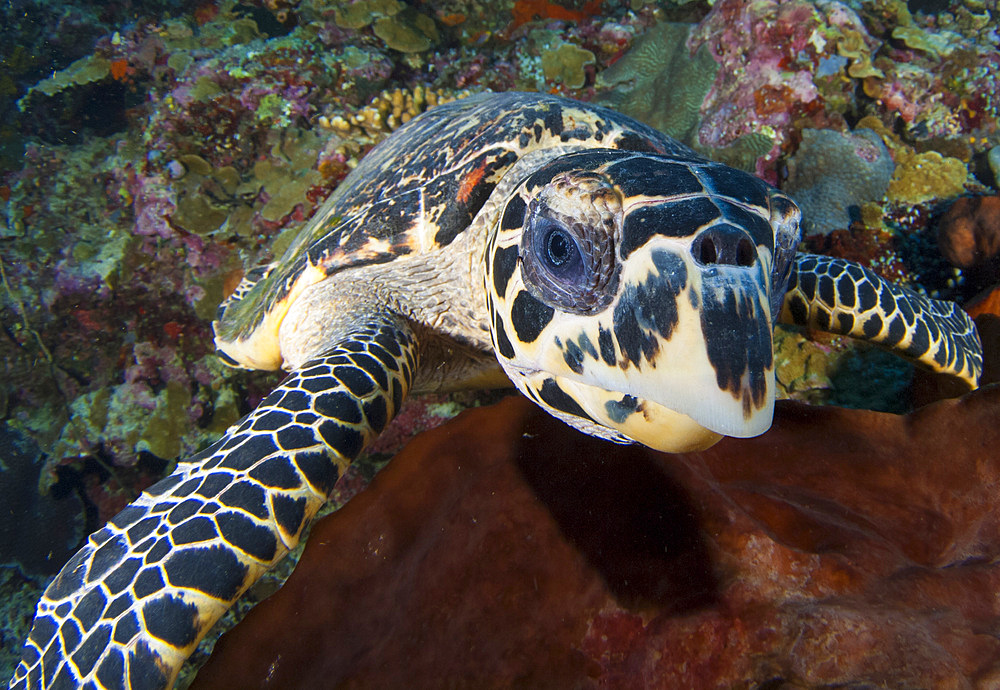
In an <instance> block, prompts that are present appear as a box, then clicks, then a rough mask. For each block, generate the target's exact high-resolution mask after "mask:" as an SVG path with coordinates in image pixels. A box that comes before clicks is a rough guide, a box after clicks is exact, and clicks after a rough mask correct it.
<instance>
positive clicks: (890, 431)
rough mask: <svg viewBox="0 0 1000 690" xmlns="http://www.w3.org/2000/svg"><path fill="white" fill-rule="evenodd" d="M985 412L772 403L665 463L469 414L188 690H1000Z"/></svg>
mask: <svg viewBox="0 0 1000 690" xmlns="http://www.w3.org/2000/svg"><path fill="white" fill-rule="evenodd" d="M998 414H1000V387H996V386H992V387H987V388H985V389H981V390H979V391H977V392H974V393H971V394H969V395H968V396H966V397H965V398H962V399H957V400H946V401H943V402H940V403H935V404H933V405H930V406H928V407H925V408H922V409H921V410H918V411H917V412H914V413H912V414H910V415H908V416H895V415H890V414H884V413H874V412H864V411H857V410H845V409H837V408H830V407H809V406H806V405H802V404H799V403H794V402H788V401H782V402H779V403H778V409H777V413H776V418H775V424H774V427H773V428H772V429H771V430H770V431H769V432H768V433H767V434H765V435H763V436H761V437H758V438H754V439H744V440H737V439H724V440H723V441H721V442H720V443H719V444H718V445H716V446H715V447H713V448H711V449H709V450H708V451H704V452H700V453H692V454H686V455H666V454H660V453H655V452H652V451H649V450H647V449H644V448H642V447H638V446H616V445H612V444H609V443H605V442H602V441H599V440H595V439H593V438H591V437H588V436H585V435H582V434H580V433H577V432H575V431H573V430H571V429H570V428H568V427H566V426H565V425H563V424H562V423H561V422H559V421H557V420H555V419H553V418H551V417H550V416H549V415H547V414H545V413H544V412H542V411H540V410H539V409H538V408H536V407H535V406H533V405H532V404H531V403H529V402H528V401H526V400H524V399H523V398H518V397H514V398H509V399H506V400H504V401H502V402H501V403H499V404H497V405H495V406H492V407H488V408H480V409H475V410H470V411H468V412H465V413H463V414H462V415H460V416H459V417H458V418H456V419H455V420H453V421H451V422H448V423H446V424H444V425H443V426H441V427H439V428H437V429H434V430H432V431H430V432H427V433H425V434H423V435H421V436H419V437H417V438H416V439H415V440H414V441H413V442H411V443H410V444H409V445H408V446H407V447H406V448H405V449H404V450H403V452H402V453H400V454H399V455H398V456H397V457H396V458H395V459H394V460H393V462H392V463H391V464H390V465H389V467H388V468H387V469H386V470H384V471H383V472H382V473H381V474H380V475H378V477H376V479H375V481H374V482H373V483H372V485H371V486H369V488H368V489H367V490H365V491H364V492H362V493H361V494H359V495H358V496H356V497H355V498H354V499H353V500H352V501H350V502H349V503H348V505H347V506H346V507H344V508H343V509H342V510H341V511H339V512H338V513H335V514H334V515H332V516H330V517H328V518H325V519H324V520H322V521H321V522H319V523H318V524H317V525H316V527H315V528H314V530H313V532H312V536H311V537H310V539H309V542H308V546H307V547H306V550H305V552H304V555H303V557H302V560H301V562H300V563H299V566H298V568H297V570H296V571H295V572H294V574H293V575H292V576H291V578H290V579H289V580H288V582H287V584H286V585H285V586H284V588H283V589H281V590H280V591H279V592H278V593H277V594H275V595H274V596H272V597H271V598H270V599H269V600H267V601H265V602H263V603H262V604H260V605H259V606H258V607H257V608H256V609H255V610H253V611H252V612H251V613H250V614H249V615H248V616H247V618H246V619H245V620H244V621H243V622H242V623H241V624H240V625H238V626H237V627H236V628H235V629H234V630H233V631H231V632H230V633H228V634H227V635H225V636H224V637H223V638H222V639H221V640H220V642H219V644H218V645H217V647H216V651H215V653H214V655H213V657H212V658H211V659H210V661H209V663H208V665H207V666H205V668H204V669H202V672H201V674H200V675H199V678H198V680H197V682H196V684H195V687H202V688H204V687H264V686H267V687H281V688H292V687H407V688H421V687H456V688H457V687H475V688H501V687H503V688H506V687H512V686H516V687H575V688H589V687H593V688H596V687H603V688H642V687H689V688H705V687H755V686H760V685H766V686H767V687H778V686H782V687H784V686H785V684H789V685H792V686H794V687H818V686H824V687H830V686H865V687H868V686H873V687H955V688H957V687H970V686H971V685H977V684H978V685H979V686H981V687H986V686H990V687H995V686H996V684H997V683H1000V640H998V639H997V637H996V636H995V635H994V634H993V633H992V631H995V630H996V629H997V626H998V624H1000V603H998V601H997V598H996V596H995V593H996V592H997V591H998V588H1000V560H998V558H997V557H998V556H1000V511H998V510H997V504H998V500H1000V493H998V492H1000V455H998V454H997V453H996V450H995V449H996V448H997V447H998V444H1000V425H998V424H997V423H996V420H997V418H998Z"/></svg>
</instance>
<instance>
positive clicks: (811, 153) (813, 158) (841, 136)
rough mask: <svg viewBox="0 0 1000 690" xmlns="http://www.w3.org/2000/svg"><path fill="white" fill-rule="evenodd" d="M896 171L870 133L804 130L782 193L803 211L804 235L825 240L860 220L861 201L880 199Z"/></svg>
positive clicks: (885, 152) (861, 131) (877, 137)
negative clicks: (787, 194) (818, 236)
mask: <svg viewBox="0 0 1000 690" xmlns="http://www.w3.org/2000/svg"><path fill="white" fill-rule="evenodd" d="M895 167H896V166H895V164H894V163H893V162H892V157H891V156H890V155H889V150H888V149H887V148H886V146H885V144H884V143H882V139H881V138H880V137H879V136H878V134H876V133H875V132H873V131H872V130H870V129H856V130H855V131H854V132H852V133H848V134H845V133H841V132H837V131H834V130H818V129H807V130H803V132H802V143H801V145H800V146H799V150H798V151H797V152H796V154H795V155H794V156H793V157H792V158H791V159H790V160H789V162H788V182H787V183H786V184H785V185H784V186H783V189H784V190H785V191H786V192H788V193H789V194H790V195H791V196H792V197H793V198H794V199H795V200H796V201H797V202H798V203H799V204H800V206H801V207H802V216H803V228H804V229H805V231H806V232H807V233H819V234H824V235H825V234H828V233H830V231H832V230H837V229H846V228H847V227H848V226H850V224H851V221H852V220H857V219H859V218H860V214H861V206H862V205H863V204H864V203H865V202H869V201H878V200H880V199H881V198H882V195H883V194H885V190H886V189H887V188H888V186H889V180H890V179H892V172H893V170H894V169H895Z"/></svg>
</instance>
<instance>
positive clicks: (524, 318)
mask: <svg viewBox="0 0 1000 690" xmlns="http://www.w3.org/2000/svg"><path fill="white" fill-rule="evenodd" d="M554 315H555V309H553V308H552V307H550V306H547V305H545V304H542V303H541V302H539V301H538V300H537V299H535V298H534V297H533V296H532V295H531V294H530V293H529V292H528V291H527V290H521V291H520V292H518V293H517V297H515V298H514V303H513V304H512V305H511V308H510V321H511V325H512V326H514V332H515V333H517V338H518V340H520V341H521V342H523V343H533V342H534V341H535V340H536V339H537V338H538V336H539V335H540V334H541V332H542V331H543V330H544V329H545V327H546V326H547V325H549V321H551V320H552V317H553V316H554Z"/></svg>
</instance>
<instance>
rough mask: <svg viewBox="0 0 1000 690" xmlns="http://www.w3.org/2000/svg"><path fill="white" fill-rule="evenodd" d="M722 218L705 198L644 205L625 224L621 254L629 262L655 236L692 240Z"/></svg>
mask: <svg viewBox="0 0 1000 690" xmlns="http://www.w3.org/2000/svg"><path fill="white" fill-rule="evenodd" d="M718 217H719V208H718V207H717V206H716V205H715V204H713V203H712V202H711V201H709V200H708V199H706V198H704V197H698V198H694V199H685V200H684V201H673V202H667V203H662V204H655V205H651V206H641V207H639V208H637V209H635V210H633V211H631V212H630V213H629V214H628V215H627V216H625V220H624V222H623V223H622V241H621V245H620V248H619V253H620V254H621V257H622V259H627V258H628V257H629V256H630V255H631V254H632V252H634V251H635V250H636V249H638V248H639V247H641V246H643V245H644V244H646V242H648V241H649V239H650V238H651V237H653V235H663V236H665V237H689V236H691V235H694V234H695V232H697V230H698V229H699V228H702V227H704V226H706V225H708V224H709V223H711V222H713V221H714V220H715V219H717V218H718Z"/></svg>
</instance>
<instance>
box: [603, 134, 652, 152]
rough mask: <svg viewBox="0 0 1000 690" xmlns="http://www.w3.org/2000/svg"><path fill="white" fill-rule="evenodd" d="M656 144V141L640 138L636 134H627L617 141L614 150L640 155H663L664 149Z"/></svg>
mask: <svg viewBox="0 0 1000 690" xmlns="http://www.w3.org/2000/svg"><path fill="white" fill-rule="evenodd" d="M654 142H655V140H653V139H649V138H647V137H645V136H640V135H638V134H636V133H634V132H625V133H623V134H621V135H619V136H618V138H617V139H615V144H614V148H616V149H620V150H622V151H636V152H639V153H663V149H662V148H661V147H659V146H657V145H656V144H655V143H654Z"/></svg>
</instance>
